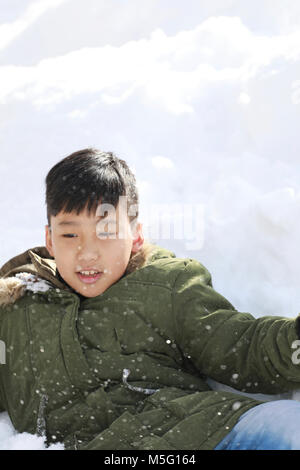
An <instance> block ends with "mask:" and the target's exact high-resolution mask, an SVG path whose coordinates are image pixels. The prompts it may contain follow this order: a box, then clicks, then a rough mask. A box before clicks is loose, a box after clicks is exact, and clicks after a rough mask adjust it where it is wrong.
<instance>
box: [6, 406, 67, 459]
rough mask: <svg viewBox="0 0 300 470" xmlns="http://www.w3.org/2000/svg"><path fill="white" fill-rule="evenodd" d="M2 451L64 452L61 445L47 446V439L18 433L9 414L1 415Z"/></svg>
mask: <svg viewBox="0 0 300 470" xmlns="http://www.w3.org/2000/svg"><path fill="white" fill-rule="evenodd" d="M0 450H64V446H63V444H61V443H58V444H51V445H50V446H49V447H46V445H45V439H44V438H43V437H39V436H36V435H33V434H29V433H26V432H23V433H17V432H16V431H15V429H14V427H13V425H12V423H11V420H10V418H9V416H8V413H7V412H3V413H0Z"/></svg>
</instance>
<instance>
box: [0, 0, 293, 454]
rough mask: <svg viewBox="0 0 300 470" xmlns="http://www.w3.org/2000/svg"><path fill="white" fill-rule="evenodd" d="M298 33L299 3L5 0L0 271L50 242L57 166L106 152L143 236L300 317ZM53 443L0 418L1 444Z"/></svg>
mask: <svg viewBox="0 0 300 470" xmlns="http://www.w3.org/2000/svg"><path fill="white" fill-rule="evenodd" d="M170 11H172V15H170ZM257 11H259V15H257ZM116 12H117V13H116ZM99 21H101V28H99ZM66 24H67V25H68V34H66ZM299 24H300V4H299V2H298V1H297V0H286V1H285V2H281V1H280V0H273V1H272V2H270V1H269V0H253V1H252V2H234V1H232V0H203V1H201V2H199V1H198V0H189V8H188V9H186V5H185V4H184V2H182V1H181V0H166V1H164V2H160V1H158V0H153V1H151V2H140V0H127V2H123V0H115V1H114V2H113V5H112V3H111V2H105V1H104V0H86V1H85V2H84V4H83V2H82V1H81V0H72V2H71V1H70V0H55V1H54V0H51V1H50V0H24V1H23V2H12V1H11V0H3V1H2V3H1V11H0V85H1V86H0V104H1V109H2V113H1V115H0V139H1V140H0V142H1V154H0V155H1V156H0V159H1V160H0V161H1V165H0V177H1V185H0V196H1V197H0V210H1V214H2V225H1V233H0V264H1V265H2V264H3V263H5V262H6V261H7V260H8V259H9V258H11V257H13V256H15V255H16V254H19V253H22V252H23V251H25V250H27V249H28V248H32V247H34V246H40V245H44V244H45V241H44V240H45V235H44V225H45V224H46V223H47V222H46V214H45V206H44V178H45V176H46V173H47V172H48V170H49V169H50V168H51V167H52V166H53V165H54V164H55V163H57V161H58V160H59V159H61V158H63V157H64V156H66V155H68V154H69V153H71V152H73V151H75V150H78V149H80V148H86V147H87V146H95V147H98V148H100V149H102V150H109V151H114V152H115V153H116V154H117V155H119V156H120V157H121V158H124V159H125V160H127V161H128V163H129V165H130V166H131V167H132V168H133V169H134V171H135V173H136V176H137V179H138V185H139V190H140V199H141V211H140V214H141V221H142V222H143V223H144V231H145V235H146V237H147V236H148V237H149V238H153V239H154V240H153V241H155V242H156V243H157V244H160V245H163V246H165V247H166V248H169V249H171V250H173V251H175V253H176V254H177V256H184V257H189V258H195V259H198V260H199V261H200V262H202V263H203V264H204V265H205V266H206V267H207V268H208V269H209V271H210V272H211V274H212V279H213V285H214V288H215V289H216V290H218V291H219V292H220V293H221V294H223V295H224V296H225V297H226V298H228V300H230V302H231V303H232V304H233V305H234V306H235V307H236V308H237V309H238V310H240V311H245V312H250V313H252V314H253V315H254V316H256V317H259V316H262V315H284V316H287V317H294V316H296V315H297V314H298V313H299V311H300V308H299V305H300V290H299V285H298V279H299V278H300V263H299V262H298V260H299V255H300V247H299V238H300V237H299V235H300V223H299V209H300V179H299V170H300V163H299V150H300V142H299V137H298V134H299V105H300V81H299V71H300V33H299ZM53 25H55V35H53V34H52V33H53ZM166 214H167V215H166ZM31 285H32V288H34V285H33V283H32V284H31ZM44 287H45V289H47V285H46V284H45V285H44ZM294 396H295V398H297V394H296V392H295V395H294ZM41 439H42V438H37V437H34V436H30V435H26V434H17V433H15V432H14V430H13V428H12V425H11V423H10V422H9V419H8V416H7V414H6V413H2V414H0V446H2V447H3V448H12V447H14V448H24V447H25V448H36V449H39V448H43V445H44V444H43V441H42V440H41Z"/></svg>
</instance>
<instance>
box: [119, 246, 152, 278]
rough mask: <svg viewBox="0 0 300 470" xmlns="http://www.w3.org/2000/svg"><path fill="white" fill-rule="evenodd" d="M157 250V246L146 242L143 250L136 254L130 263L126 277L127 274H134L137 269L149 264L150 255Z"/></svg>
mask: <svg viewBox="0 0 300 470" xmlns="http://www.w3.org/2000/svg"><path fill="white" fill-rule="evenodd" d="M155 248H156V246H155V245H153V244H151V243H149V242H145V243H144V245H143V246H142V248H141V249H140V250H139V251H138V252H137V253H134V254H133V255H132V256H131V257H130V259H129V262H128V265H127V268H126V271H125V276H126V275H127V274H130V273H133V272H134V271H136V270H137V269H139V268H141V267H142V266H144V264H145V263H146V262H147V259H148V258H149V256H150V254H151V253H152V251H153V250H154V249H155Z"/></svg>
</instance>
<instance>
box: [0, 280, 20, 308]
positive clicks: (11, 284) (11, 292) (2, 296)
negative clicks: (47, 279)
mask: <svg viewBox="0 0 300 470" xmlns="http://www.w3.org/2000/svg"><path fill="white" fill-rule="evenodd" d="M24 292H25V286H24V284H23V282H22V281H21V279H18V278H16V277H3V278H0V306H3V305H10V304H13V303H14V302H16V301H17V300H18V299H19V298H20V297H22V296H23V295H24Z"/></svg>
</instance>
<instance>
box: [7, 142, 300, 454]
mask: <svg viewBox="0 0 300 470" xmlns="http://www.w3.org/2000/svg"><path fill="white" fill-rule="evenodd" d="M46 204H47V218H48V225H46V227H45V229H46V247H35V248H33V249H31V250H28V251H26V252H24V253H22V254H20V255H18V256H16V257H14V258H12V259H11V260H9V261H8V262H7V263H5V264H4V266H3V267H2V268H1V270H0V277H1V279H0V304H1V305H0V339H1V340H2V341H4V342H5V345H6V363H5V364H2V365H0V368H1V374H0V402H1V405H2V410H7V412H8V413H9V416H10V418H11V420H12V423H13V425H14V427H15V428H16V429H17V430H18V431H19V432H24V431H27V432H30V433H38V434H40V435H43V436H45V437H46V439H47V443H49V444H50V443H53V442H63V443H64V445H65V448H66V449H80V450H81V449H95V450H96V449H106V450H109V449H111V450H122V449H126V450H128V449H138V450H142V449H154V450H159V449H164V450H177V449H193V450H195V449H215V448H217V449H219V448H225V449H226V448H282V446H284V447H283V448H293V446H294V445H299V442H298V443H297V444H294V443H293V442H292V439H290V436H287V439H282V434H281V436H280V440H279V439H278V438H277V436H275V434H274V432H275V431H274V432H273V431H272V423H271V424H268V423H269V421H270V420H269V421H268V419H266V420H265V417H266V416H269V417H270V416H271V418H272V416H273V417H274V415H275V416H276V413H279V412H281V413H282V410H283V409H284V410H287V411H286V412H285V411H284V413H282V414H281V417H280V422H281V424H282V426H284V427H285V428H286V429H288V426H287V425H286V422H285V419H290V414H289V413H293V416H295V413H298V415H299V408H300V404H299V403H298V402H295V401H292V400H281V401H274V402H271V403H262V402H260V401H258V400H255V399H253V398H249V397H248V396H245V395H243V394H241V395H237V394H235V393H229V392H223V391H213V390H211V388H210V387H209V386H208V384H207V382H206V378H207V377H211V378H212V379H214V380H216V381H218V382H221V383H224V384H227V385H231V386H233V387H234V388H236V389H238V390H240V391H242V392H249V393H258V392H261V393H269V394H270V393H271V394H272V393H273V394H276V393H282V392H286V391H289V390H293V389H297V388H299V386H300V370H299V366H298V365H297V364H296V362H297V361H293V360H292V353H293V352H295V351H294V349H293V347H294V345H295V344H297V343H295V341H296V340H298V339H299V333H298V332H299V325H298V319H289V318H283V317H263V318H259V319H255V318H254V317H253V316H251V315H250V314H248V313H239V312H237V311H236V310H235V309H234V307H233V306H232V305H231V304H230V303H229V302H228V301H227V300H226V299H225V298H224V297H222V296H221V295H220V294H218V293H217V292H216V291H214V289H213V288H212V282H211V277H210V274H209V272H208V271H207V270H206V268H205V267H204V266H203V265H201V264H200V263H199V262H198V261H195V260H192V259H179V258H176V257H175V255H174V254H173V253H171V252H170V251H168V250H165V249H163V248H160V247H157V246H155V245H150V244H148V243H146V242H145V241H144V238H143V233H142V226H141V224H140V223H139V222H138V194H137V190H136V182H135V178H134V176H133V174H132V173H131V171H130V170H129V168H128V166H127V164H126V163H125V162H124V161H123V160H120V159H118V158H117V157H115V156H114V155H113V154H112V153H103V152H99V151H97V150H94V149H86V150H82V151H79V152H76V153H74V154H72V155H70V156H68V157H66V158H65V159H63V160H61V161H60V162H58V163H57V164H56V165H55V166H54V167H53V168H52V169H51V170H50V171H49V173H48V175H47V177H46ZM270 405H271V406H272V407H274V406H275V410H274V409H273V408H272V409H271V412H270V411H269V409H270ZM276 407H277V408H278V410H279V411H278V410H277V408H276ZM283 407H285V408H283ZM265 409H266V412H265ZM268 413H269V415H268ZM270 413H271V415H270ZM256 416H259V418H260V416H262V419H260V421H258V422H257V421H256ZM278 421H279V420H278ZM253 422H254V424H253ZM260 422H262V423H264V425H263V426H262V427H261V428H259V427H258V424H259V423H260ZM280 422H279V423H277V426H276V429H275V430H277V431H278V433H281V427H280ZM298 422H299V420H298ZM253 430H254V431H255V432H254V433H253ZM251 433H252V434H251ZM251 436H252V437H251ZM261 446H265V447H261ZM280 446H281V447H280ZM298 448H300V447H298Z"/></svg>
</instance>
